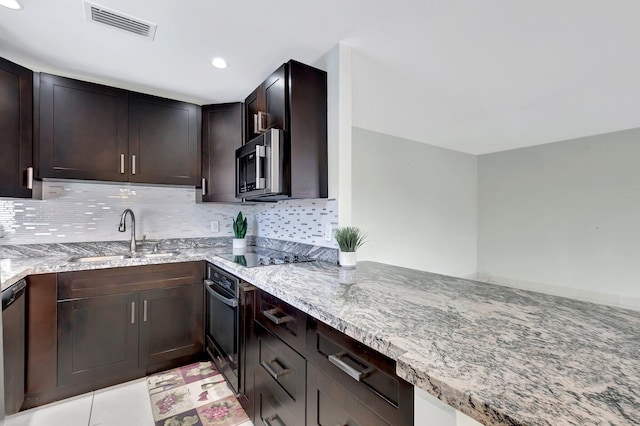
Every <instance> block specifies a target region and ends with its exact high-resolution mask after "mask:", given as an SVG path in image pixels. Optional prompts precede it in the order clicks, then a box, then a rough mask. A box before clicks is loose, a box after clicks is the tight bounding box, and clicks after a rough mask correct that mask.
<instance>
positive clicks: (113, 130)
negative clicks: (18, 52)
mask: <svg viewBox="0 0 640 426" xmlns="http://www.w3.org/2000/svg"><path fill="white" fill-rule="evenodd" d="M128 108H129V106H128V93H127V91H125V90H121V89H116V88H113V87H108V86H103V85H99V84H94V83H87V82H84V81H78V80H72V79H70V78H64V77H58V76H55V75H50V74H44V73H42V74H40V106H39V110H40V132H39V136H40V137H39V143H38V145H39V149H38V153H39V163H40V164H39V166H40V167H39V170H38V177H41V178H68V179H91V180H107V181H125V182H126V181H127V180H128V178H129V176H128V168H127V159H128V156H129V148H128V126H129V118H128Z"/></svg>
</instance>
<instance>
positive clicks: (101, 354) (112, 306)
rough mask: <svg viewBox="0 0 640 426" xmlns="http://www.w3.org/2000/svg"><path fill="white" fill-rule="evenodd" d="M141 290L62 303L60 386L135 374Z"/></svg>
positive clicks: (59, 335) (59, 352)
mask: <svg viewBox="0 0 640 426" xmlns="http://www.w3.org/2000/svg"><path fill="white" fill-rule="evenodd" d="M137 303H138V294H137V293H126V294H117V295H112V296H100V297H90V298H86V299H76V300H67V301H62V302H58V386H68V385H77V384H81V383H91V382H94V381H96V380H98V379H101V378H102V377H107V376H119V377H120V376H122V377H124V378H126V377H128V376H130V377H135V376H136V373H137V369H138V322H137V317H136V312H135V309H136V304H137Z"/></svg>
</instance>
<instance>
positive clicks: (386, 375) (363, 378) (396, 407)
mask: <svg viewBox="0 0 640 426" xmlns="http://www.w3.org/2000/svg"><path fill="white" fill-rule="evenodd" d="M307 359H308V360H309V361H310V362H312V363H313V364H315V365H316V367H317V368H318V369H319V370H320V371H321V372H322V373H324V374H326V375H328V376H330V377H331V378H332V379H333V380H334V381H336V382H337V383H339V384H340V386H341V387H342V388H344V389H345V390H346V391H347V392H349V393H350V394H351V395H352V396H353V397H354V398H356V399H357V400H359V401H360V402H362V403H363V404H364V405H365V406H366V407H369V408H370V409H371V410H373V411H374V412H375V413H376V415H378V416H380V417H381V418H383V419H385V421H387V422H388V423H390V424H394V425H412V424H413V386H411V385H410V384H409V383H407V382H406V381H404V380H402V379H401V378H399V377H398V376H397V375H396V374H395V367H396V365H395V361H393V360H392V359H390V358H388V357H386V356H384V355H382V354H381V353H379V352H376V351H374V350H373V349H371V348H369V347H367V346H366V345H363V344H362V343H360V342H358V341H356V340H354V339H352V338H350V337H348V336H346V335H344V334H342V333H340V332H339V331H337V330H335V329H333V328H331V327H329V326H327V325H326V324H324V323H321V322H319V321H316V320H314V319H311V318H310V319H309V322H308V330H307Z"/></svg>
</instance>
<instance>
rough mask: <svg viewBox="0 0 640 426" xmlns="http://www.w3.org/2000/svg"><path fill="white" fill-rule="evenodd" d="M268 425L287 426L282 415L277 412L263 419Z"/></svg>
mask: <svg viewBox="0 0 640 426" xmlns="http://www.w3.org/2000/svg"><path fill="white" fill-rule="evenodd" d="M262 421H263V422H264V424H265V425H266V426H287V425H286V424H284V422H283V421H282V420H280V417H278V415H277V414H276V415H275V416H271V417H267V418H266V419H262ZM276 422H277V423H276Z"/></svg>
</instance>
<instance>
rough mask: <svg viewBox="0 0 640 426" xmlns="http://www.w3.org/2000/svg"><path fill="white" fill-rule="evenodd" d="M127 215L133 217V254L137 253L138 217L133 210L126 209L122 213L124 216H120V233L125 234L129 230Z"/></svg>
mask: <svg viewBox="0 0 640 426" xmlns="http://www.w3.org/2000/svg"><path fill="white" fill-rule="evenodd" d="M127 214H129V215H130V216H131V246H130V250H131V253H135V251H136V216H135V215H134V214H133V210H131V209H126V210H125V211H123V212H122V216H120V225H118V231H120V232H125V231H126V230H127V223H126V219H127Z"/></svg>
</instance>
